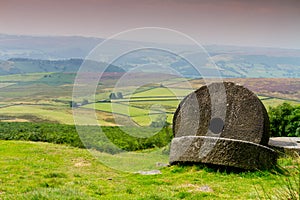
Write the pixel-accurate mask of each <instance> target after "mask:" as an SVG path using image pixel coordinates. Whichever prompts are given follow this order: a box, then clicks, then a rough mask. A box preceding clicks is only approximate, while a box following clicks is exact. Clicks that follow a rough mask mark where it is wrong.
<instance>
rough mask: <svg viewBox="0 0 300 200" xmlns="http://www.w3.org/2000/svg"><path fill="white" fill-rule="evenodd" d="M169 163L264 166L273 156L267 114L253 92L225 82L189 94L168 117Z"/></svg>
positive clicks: (251, 167)
mask: <svg viewBox="0 0 300 200" xmlns="http://www.w3.org/2000/svg"><path fill="white" fill-rule="evenodd" d="M173 134H174V139H173V140H172V143H171V150H170V164H175V163H178V162H180V163H182V162H183V163H184V162H195V163H197V162H199V163H207V164H215V165H222V166H231V167H238V168H243V169H247V170H253V169H265V168H269V167H271V166H273V165H274V164H275V163H276V159H277V154H276V152H275V151H274V150H272V149H270V148H268V147H266V146H267V145H268V141H269V118H268V114H267V111H266V109H265V107H264V106H263V104H262V103H261V101H260V100H259V99H258V98H257V96H256V95H255V94H254V93H253V92H251V91H250V90H248V89H247V88H244V87H243V86H239V85H235V84H234V83H231V82H224V83H212V84H210V85H208V86H203V87H201V88H199V89H198V90H196V91H195V92H193V93H191V94H189V95H188V96H187V97H186V98H184V99H183V101H182V102H181V103H180V105H179V106H178V108H177V110H176V112H175V114H174V117H173Z"/></svg>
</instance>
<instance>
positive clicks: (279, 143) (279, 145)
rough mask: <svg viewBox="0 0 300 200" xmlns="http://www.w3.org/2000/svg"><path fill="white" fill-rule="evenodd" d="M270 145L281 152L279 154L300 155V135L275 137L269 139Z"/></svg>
mask: <svg viewBox="0 0 300 200" xmlns="http://www.w3.org/2000/svg"><path fill="white" fill-rule="evenodd" d="M269 146H270V148H272V149H275V150H277V151H279V152H281V153H280V154H279V155H281V156H285V155H289V156H295V157H298V156H299V155H300V138H299V137H273V138H270V140H269Z"/></svg>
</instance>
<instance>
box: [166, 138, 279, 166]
mask: <svg viewBox="0 0 300 200" xmlns="http://www.w3.org/2000/svg"><path fill="white" fill-rule="evenodd" d="M207 150H208V151H207ZM276 159H277V154H276V152H275V151H274V150H272V149H270V148H268V147H265V146H262V145H259V144H256V143H253V142H247V141H241V140H235V139H227V138H217V137H207V136H182V137H177V138H174V139H173V140H172V144H171V151H170V164H175V163H178V162H183V163H184V162H195V163H199V162H201V163H207V164H214V165H220V166H231V167H237V168H242V169H246V170H256V169H268V168H270V167H271V166H273V165H275V164H276Z"/></svg>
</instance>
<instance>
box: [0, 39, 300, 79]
mask: <svg viewBox="0 0 300 200" xmlns="http://www.w3.org/2000/svg"><path fill="white" fill-rule="evenodd" d="M103 40H104V39H101V38H92V37H90V38H87V37H78V36H76V37H75V36H72V37H67V36H65V37H61V36H56V37H54V36H51V37H50V36H43V37H42V36H16V35H4V34H0V60H3V61H0V75H1V74H2V75H5V74H16V73H31V72H53V71H54V72H69V71H71V72H75V71H77V70H78V67H79V66H80V64H81V63H82V59H84V58H85V57H86V56H87V55H88V54H89V52H90V51H91V50H92V49H93V48H95V47H96V46H97V45H98V44H100V43H101V42H102V41H103ZM114 42H115V45H114V47H124V45H128V44H130V43H138V44H141V45H142V46H143V45H145V44H150V43H143V42H135V41H118V40H114ZM150 46H154V47H155V46H157V47H161V48H162V49H163V48H164V47H172V48H174V47H175V48H176V49H179V51H180V53H181V54H182V55H183V56H184V58H185V59H186V60H185V59H182V58H181V57H179V56H176V55H175V54H172V52H167V51H160V50H152V51H151V50H143V49H142V50H139V51H133V52H130V53H128V54H126V55H122V56H121V57H120V58H118V59H117V60H115V62H114V63H112V65H114V66H115V67H116V66H119V67H121V68H123V69H124V70H125V71H129V70H131V69H133V68H137V67H140V68H141V71H143V70H144V71H147V72H149V71H150V72H157V71H156V70H157V68H155V66H159V67H162V68H163V67H165V68H166V70H168V69H167V68H172V69H173V71H174V72H176V73H177V74H180V75H182V76H185V77H192V78H194V77H195V78H198V77H203V76H205V77H210V76H216V75H217V74H218V73H217V72H216V68H215V67H212V66H211V65H210V66H209V65H208V59H207V58H208V56H207V55H206V54H205V53H204V52H198V53H195V47H194V46H188V45H170V44H150ZM166 49H168V48H166ZM205 49H206V50H207V52H208V53H209V55H210V57H209V58H210V59H211V60H213V61H214V63H215V64H216V66H217V70H218V72H219V73H220V74H221V76H222V77H230V78H247V77H251V78H300V50H296V49H280V48H261V47H237V46H222V45H209V46H205ZM107 51H108V52H110V51H114V49H107ZM182 55H181V56H182ZM106 56H107V57H109V56H110V54H109V53H108V54H107V55H103V57H106ZM18 58H25V59H24V60H22V59H18ZM70 58H76V59H70ZM26 59H27V60H26ZM55 60H56V61H55ZM187 60H192V61H196V63H197V66H196V67H197V68H198V69H200V72H201V74H199V73H198V71H197V70H195V68H194V67H193V66H191V65H190V64H189V63H188V62H187ZM111 70H113V71H117V72H118V71H119V70H121V69H120V68H115V69H111ZM169 71H170V70H169Z"/></svg>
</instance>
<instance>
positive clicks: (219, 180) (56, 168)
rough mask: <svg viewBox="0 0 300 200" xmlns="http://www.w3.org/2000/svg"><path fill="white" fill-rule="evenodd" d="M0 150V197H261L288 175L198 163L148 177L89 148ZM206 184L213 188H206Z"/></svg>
mask: <svg viewBox="0 0 300 200" xmlns="http://www.w3.org/2000/svg"><path fill="white" fill-rule="evenodd" d="M0 153H1V158H0V199H145V200H146V199H147V200H148V199H202V198H206V199H257V197H258V195H257V192H256V189H255V187H256V188H257V190H258V192H259V193H260V195H262V189H261V186H262V187H264V188H265V190H266V191H267V192H269V193H274V192H275V193H276V190H281V188H282V187H283V185H282V180H283V179H285V178H286V176H285V175H275V174H272V173H269V172H244V173H239V174H236V173H225V172H217V171H212V170H209V169H207V168H201V167H196V166H190V167H181V166H172V167H168V168H164V169H161V171H162V174H161V175H153V176H143V175H139V174H130V173H125V172H120V171H116V170H113V169H110V168H108V167H105V166H104V165H103V164H101V163H100V162H99V161H98V160H96V159H95V158H94V157H93V156H92V155H91V154H90V153H88V152H87V151H86V150H83V149H77V148H72V147H68V146H63V145H54V144H47V143H32V142H21V141H0ZM129 159H130V158H129ZM132 159H134V157H133V158H132ZM153 159H155V157H154V158H153ZM282 161H284V162H285V163H288V164H291V162H290V160H288V159H285V160H282ZM287 168H288V169H289V170H290V173H291V175H297V174H292V173H294V172H292V170H293V168H291V167H290V166H289V167H287ZM202 186H208V187H210V188H211V189H212V190H213V191H212V192H203V191H201V190H200V188H201V187H202Z"/></svg>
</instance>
